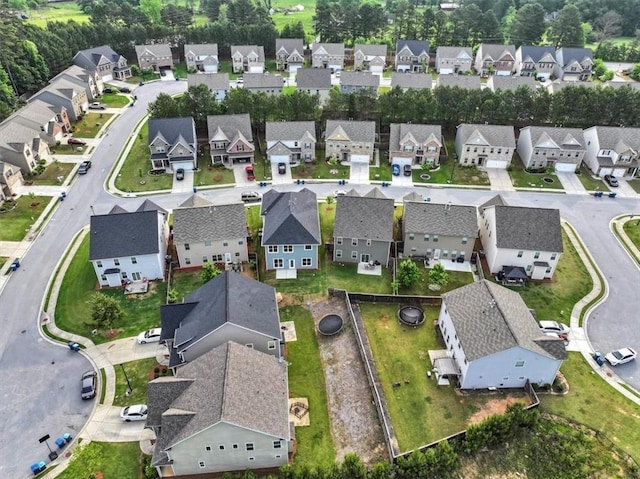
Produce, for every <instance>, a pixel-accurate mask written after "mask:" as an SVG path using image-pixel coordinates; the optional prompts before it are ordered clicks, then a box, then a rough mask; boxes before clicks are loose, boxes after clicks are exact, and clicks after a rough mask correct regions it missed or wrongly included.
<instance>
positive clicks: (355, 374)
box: [285, 296, 386, 464]
mask: <svg viewBox="0 0 640 479" xmlns="http://www.w3.org/2000/svg"><path fill="white" fill-rule="evenodd" d="M285 298H286V296H285ZM310 309H311V312H312V314H313V320H314V322H315V324H316V327H317V325H318V322H319V321H320V319H322V318H323V317H324V316H325V315H327V314H339V315H341V316H342V318H343V319H344V329H343V330H342V332H340V334H338V335H337V336H331V337H325V336H322V335H319V334H317V333H316V334H317V336H318V343H319V345H320V357H321V359H322V363H323V366H324V376H325V382H326V385H327V400H328V407H329V417H330V418H331V434H332V436H333V442H334V446H335V449H336V457H337V459H338V460H342V459H343V458H344V456H345V454H347V453H355V454H357V455H358V456H359V457H360V458H361V459H362V461H363V462H364V463H365V464H373V463H374V462H377V461H379V460H381V459H386V456H385V453H386V449H385V444H384V436H383V434H382V428H381V427H380V421H379V419H378V415H377V412H376V409H375V406H374V405H373V398H372V396H371V391H370V389H369V383H368V381H367V377H366V373H365V369H364V365H363V363H362V359H361V357H360V351H359V350H358V345H357V343H356V338H355V335H354V333H353V329H352V327H351V321H350V320H349V316H348V314H347V307H346V304H345V303H344V301H343V300H340V299H338V298H331V299H328V300H322V301H320V302H316V303H313V304H312V305H311V307H310Z"/></svg>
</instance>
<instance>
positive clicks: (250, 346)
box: [245, 343, 253, 349]
mask: <svg viewBox="0 0 640 479" xmlns="http://www.w3.org/2000/svg"><path fill="white" fill-rule="evenodd" d="M245 346H246V347H248V348H249V349H253V343H247V344H245Z"/></svg>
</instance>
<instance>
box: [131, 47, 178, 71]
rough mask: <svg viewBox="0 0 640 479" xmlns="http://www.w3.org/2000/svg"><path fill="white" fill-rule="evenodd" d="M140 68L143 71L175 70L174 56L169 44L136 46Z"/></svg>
mask: <svg viewBox="0 0 640 479" xmlns="http://www.w3.org/2000/svg"><path fill="white" fill-rule="evenodd" d="M136 56H137V57H138V66H139V67H140V69H141V70H149V69H151V70H153V71H154V72H160V71H161V70H165V69H171V68H173V54H172V53H171V46H170V45H169V44H168V43H156V44H153V45H136Z"/></svg>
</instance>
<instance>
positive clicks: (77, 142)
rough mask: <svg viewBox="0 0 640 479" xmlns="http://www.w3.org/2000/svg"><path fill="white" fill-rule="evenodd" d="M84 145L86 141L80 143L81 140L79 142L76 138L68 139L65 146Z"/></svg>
mask: <svg viewBox="0 0 640 479" xmlns="http://www.w3.org/2000/svg"><path fill="white" fill-rule="evenodd" d="M86 144H87V142H86V141H82V140H79V139H77V138H69V139H68V140H67V145H81V146H84V145H86Z"/></svg>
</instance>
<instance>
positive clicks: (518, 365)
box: [516, 361, 524, 368]
mask: <svg viewBox="0 0 640 479" xmlns="http://www.w3.org/2000/svg"><path fill="white" fill-rule="evenodd" d="M516 367H517V368H523V367H524V361H516Z"/></svg>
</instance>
